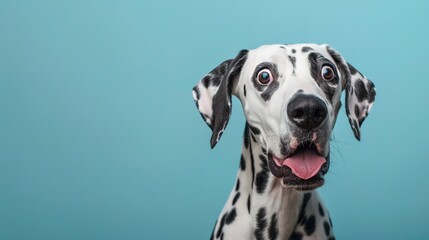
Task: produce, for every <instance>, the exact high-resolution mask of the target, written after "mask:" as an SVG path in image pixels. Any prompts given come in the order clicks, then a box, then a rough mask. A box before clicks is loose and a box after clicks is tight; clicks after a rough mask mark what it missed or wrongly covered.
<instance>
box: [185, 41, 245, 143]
mask: <svg viewBox="0 0 429 240" xmlns="http://www.w3.org/2000/svg"><path fill="white" fill-rule="evenodd" d="M247 53H248V50H241V51H240V52H239V53H238V55H237V56H236V57H235V58H234V59H229V60H226V61H224V62H223V63H221V64H220V65H219V66H217V67H216V68H214V69H213V70H212V71H211V72H209V73H208V74H207V75H205V76H204V77H203V78H202V79H201V81H200V82H198V84H197V85H196V86H195V87H194V88H193V90H192V95H193V97H194V101H195V103H196V105H197V108H198V111H199V112H200V114H201V116H202V117H203V119H204V121H205V122H206V123H207V125H208V126H209V127H210V128H211V129H212V136H211V139H210V146H211V148H214V146H215V145H216V143H217V142H218V141H219V139H220V137H221V136H222V133H223V131H224V130H225V128H226V125H227V124H228V120H229V117H230V116H231V107H232V102H231V94H232V89H233V87H234V84H235V81H236V79H237V77H238V76H239V75H240V72H241V68H242V67H243V65H244V63H245V62H246V59H247Z"/></svg>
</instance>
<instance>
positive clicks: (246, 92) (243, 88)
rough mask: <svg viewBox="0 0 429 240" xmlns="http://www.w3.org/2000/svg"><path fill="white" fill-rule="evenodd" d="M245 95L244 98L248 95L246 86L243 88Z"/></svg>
mask: <svg viewBox="0 0 429 240" xmlns="http://www.w3.org/2000/svg"><path fill="white" fill-rule="evenodd" d="M243 93H244V96H246V95H247V91H246V84H244V86H243Z"/></svg>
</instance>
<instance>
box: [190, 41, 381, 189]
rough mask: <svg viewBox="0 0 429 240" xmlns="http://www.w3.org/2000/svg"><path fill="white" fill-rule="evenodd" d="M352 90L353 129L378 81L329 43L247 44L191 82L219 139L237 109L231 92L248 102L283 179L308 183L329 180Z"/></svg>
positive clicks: (249, 115)
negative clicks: (332, 144)
mask: <svg viewBox="0 0 429 240" xmlns="http://www.w3.org/2000/svg"><path fill="white" fill-rule="evenodd" d="M343 90H345V91H346V113H347V116H348V118H349V122H350V125H351V127H352V130H353V132H354V134H355V137H356V138H357V139H358V140H359V139H360V126H361V124H362V122H363V121H364V119H365V118H366V116H367V115H368V112H369V111H370V108H371V105H372V103H373V102H374V98H375V88H374V84H373V83H372V82H371V81H369V80H368V79H366V78H365V77H364V76H363V75H362V74H360V73H359V72H358V71H357V70H356V69H354V68H353V67H352V66H351V65H350V64H348V63H347V62H346V61H345V60H344V59H343V58H342V57H341V55H340V54H339V53H337V52H336V51H335V50H333V49H332V48H330V47H329V46H327V45H316V44H297V45H267V46H261V47H259V48H257V49H254V50H251V51H248V50H242V51H241V52H240V53H239V54H238V55H237V56H236V57H235V58H234V59H230V60H227V61H225V62H223V63H222V64H220V65H219V66H218V67H216V68H215V69H213V70H212V71H211V72H210V73H209V74H207V75H206V76H205V77H204V78H203V79H202V80H201V81H200V82H199V83H198V85H197V86H195V87H194V89H193V96H194V100H195V102H196V104H197V107H198V110H199V111H200V113H201V115H202V117H203V119H204V120H205V121H206V123H207V124H208V125H209V127H210V128H212V130H213V135H212V138H211V146H212V147H214V146H215V144H216V143H217V142H218V141H219V139H220V137H221V135H222V133H223V131H224V129H225V127H226V125H227V123H228V119H229V117H230V114H231V95H235V96H237V97H238V98H239V99H240V101H241V103H242V106H243V109H244V113H245V116H246V119H247V123H248V125H249V129H250V131H251V134H252V135H253V136H254V137H255V138H257V139H258V141H259V142H260V143H261V144H262V146H263V147H264V149H265V150H266V153H267V156H268V166H269V169H270V171H271V173H272V174H273V175H274V176H276V177H278V178H282V179H283V181H282V183H283V185H284V186H286V187H291V188H295V189H298V190H310V189H314V188H316V187H319V186H321V185H322V184H323V182H324V180H323V176H324V175H325V174H326V172H327V171H328V168H329V156H330V155H329V152H330V150H329V140H330V136H331V133H332V129H333V127H334V125H335V121H336V118H337V114H338V111H339V109H340V107H341V101H340V97H341V92H342V91H343Z"/></svg>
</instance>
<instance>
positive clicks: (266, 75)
mask: <svg viewBox="0 0 429 240" xmlns="http://www.w3.org/2000/svg"><path fill="white" fill-rule="evenodd" d="M256 78H257V79H258V82H259V83H260V84H261V85H268V84H269V83H270V82H271V81H272V80H273V75H272V74H271V71H270V70H269V69H262V70H261V71H259V73H258V76H257V77H256Z"/></svg>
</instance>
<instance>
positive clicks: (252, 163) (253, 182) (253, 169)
mask: <svg viewBox="0 0 429 240" xmlns="http://www.w3.org/2000/svg"><path fill="white" fill-rule="evenodd" d="M249 152H250V166H251V169H252V185H251V186H252V188H253V185H254V184H255V159H254V157H253V154H252V152H253V151H252V143H250V144H249Z"/></svg>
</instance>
